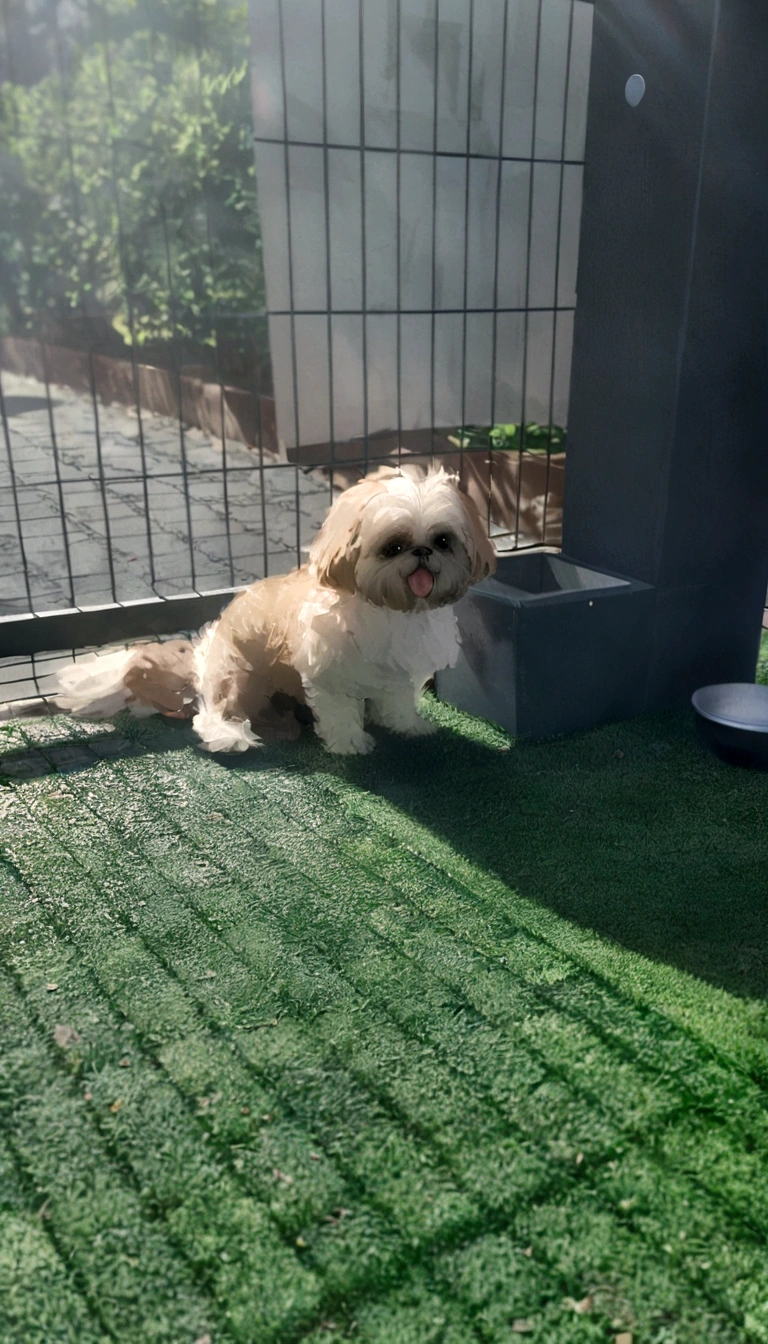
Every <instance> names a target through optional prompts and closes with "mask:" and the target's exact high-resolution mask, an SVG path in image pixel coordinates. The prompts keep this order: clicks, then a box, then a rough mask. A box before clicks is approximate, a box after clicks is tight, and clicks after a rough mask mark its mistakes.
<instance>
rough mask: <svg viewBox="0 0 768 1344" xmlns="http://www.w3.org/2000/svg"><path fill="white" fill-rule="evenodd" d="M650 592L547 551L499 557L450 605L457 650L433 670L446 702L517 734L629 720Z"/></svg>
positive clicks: (637, 692)
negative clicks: (446, 664) (451, 661)
mask: <svg viewBox="0 0 768 1344" xmlns="http://www.w3.org/2000/svg"><path fill="white" fill-rule="evenodd" d="M654 600H655V598H654V593H653V590H652V589H651V588H649V587H648V586H647V585H646V584H644V583H639V582H637V581H636V580H634V579H628V578H625V577H624V576H622V575H620V574H611V573H607V572H605V571H602V570H598V569H595V568H594V566H592V565H587V564H583V563H582V562H581V561H579V560H574V559H571V558H570V557H569V556H565V555H553V554H552V553H550V552H548V551H528V552H520V551H518V552H517V553H513V554H511V555H506V556H500V557H499V562H498V569H497V570H496V573H495V575H494V576H493V578H489V579H484V580H483V581H482V583H478V584H476V586H475V587H474V588H470V590H469V592H468V593H467V594H466V596H465V597H463V598H462V600H461V601H460V602H458V603H457V605H456V618H457V620H458V624H459V633H460V635H461V641H462V644H461V652H460V654H459V659H458V662H457V664H456V666H455V667H453V668H446V669H445V671H444V672H439V673H438V674H437V693H438V695H439V696H440V697H441V698H442V699H443V700H447V701H448V702H449V704H453V705H456V706H457V708H458V709H463V710H466V711H467V712H468V713H470V714H477V715H479V716H480V718H483V719H490V720H491V721H492V722H493V723H498V724H500V725H501V727H502V728H506V730H507V731H508V732H509V733H512V735H513V736H515V737H548V736H550V735H551V734H553V733H570V732H575V731H578V730H580V729H583V728H591V727H593V726H594V725H595V724H596V723H605V722H608V721H610V720H613V719H624V718H629V717H630V716H631V715H632V714H639V713H640V712H641V711H642V709H643V708H644V706H645V699H644V697H645V688H646V680H647V672H646V668H645V665H644V663H643V661H642V659H640V658H638V656H637V651H638V649H645V648H647V647H648V645H649V642H650V638H651V617H652V614H653V603H654Z"/></svg>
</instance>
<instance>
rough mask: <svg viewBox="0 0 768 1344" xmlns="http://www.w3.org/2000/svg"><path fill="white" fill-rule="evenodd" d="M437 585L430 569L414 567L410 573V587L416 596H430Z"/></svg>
mask: <svg viewBox="0 0 768 1344" xmlns="http://www.w3.org/2000/svg"><path fill="white" fill-rule="evenodd" d="M434 586H435V580H434V579H433V577H432V575H431V574H430V572H429V570H428V569H414V571H413V573H412V574H409V575H408V587H409V588H410V590H411V592H412V593H413V594H414V595H415V596H416V597H429V594H430V593H431V592H432V589H433V588H434Z"/></svg>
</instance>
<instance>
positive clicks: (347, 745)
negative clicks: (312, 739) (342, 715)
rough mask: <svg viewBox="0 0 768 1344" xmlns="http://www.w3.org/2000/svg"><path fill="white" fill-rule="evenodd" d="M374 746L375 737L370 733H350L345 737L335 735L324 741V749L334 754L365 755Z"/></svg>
mask: <svg viewBox="0 0 768 1344" xmlns="http://www.w3.org/2000/svg"><path fill="white" fill-rule="evenodd" d="M375 746H376V738H375V737H372V735H371V734H370V733H363V732H360V733H354V734H352V733H350V734H349V736H347V737H335V738H331V739H330V740H328V741H326V743H325V749H326V751H330V752H332V753H333V755H334V756H367V755H368V753H369V752H371V751H373V748H374V747H375Z"/></svg>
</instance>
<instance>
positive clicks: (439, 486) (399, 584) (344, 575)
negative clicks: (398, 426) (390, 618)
mask: <svg viewBox="0 0 768 1344" xmlns="http://www.w3.org/2000/svg"><path fill="white" fill-rule="evenodd" d="M310 566H311V568H312V569H313V570H314V572H315V574H316V575H317V577H318V579H319V581H320V582H321V583H323V584H326V585H327V586H329V587H332V588H337V589H339V590H340V591H344V592H351V593H359V594H360V595H361V596H362V597H364V598H366V599H367V600H368V601H369V602H372V603H374V604H375V605H376V606H377V607H389V608H390V609H391V610H393V611H426V610H429V609H430V608H433V607H443V606H446V605H448V604H449V603H452V602H456V601H457V600H458V598H460V597H462V596H463V594H464V593H465V592H466V590H467V588H468V587H469V586H470V584H472V583H476V582H477V581H478V580H479V579H481V578H485V576H486V575H488V574H492V573H493V571H494V569H495V568H496V559H495V555H494V551H493V547H492V546H491V543H490V542H489V541H488V538H487V537H486V535H485V531H484V529H483V527H482V524H481V522H480V518H479V515H478V513H477V510H476V509H475V507H474V505H473V504H472V503H471V501H470V500H469V499H467V497H466V496H465V495H463V494H462V493H461V491H460V490H459V489H458V487H457V484H456V480H455V478H454V477H452V476H449V475H448V474H447V473H446V472H445V471H443V470H442V469H441V470H440V471H435V472H430V473H429V474H428V475H426V476H423V475H422V476H419V475H417V474H415V473H413V474H412V473H410V472H408V471H407V469H406V470H404V471H402V472H397V471H393V470H391V469H389V468H384V469H382V470H381V471H379V472H377V473H376V475H375V476H369V477H367V478H366V479H365V480H364V481H361V482H360V483H359V484H358V485H355V486H352V488H351V489H349V490H346V491H345V492H344V494H343V495H341V496H340V498H339V499H338V500H337V501H336V503H335V504H334V506H333V508H332V509H331V512H330V513H329V515H328V518H327V520H326V522H325V524H324V526H323V528H322V530H321V532H320V533H319V534H318V536H317V538H316V539H315V542H314V543H313V545H312V548H311V550H310Z"/></svg>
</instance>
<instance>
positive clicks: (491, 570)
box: [454, 480, 496, 583]
mask: <svg viewBox="0 0 768 1344" xmlns="http://www.w3.org/2000/svg"><path fill="white" fill-rule="evenodd" d="M454 484H455V488H456V493H457V494H458V496H459V498H460V500H461V507H462V509H463V512H464V518H465V525H464V546H465V547H466V551H467V554H468V556H469V562H470V564H471V566H472V571H471V574H470V579H469V581H470V583H479V582H480V580H481V579H487V578H488V577H489V576H490V575H491V574H495V573H496V552H495V550H494V548H493V543H492V542H491V541H489V539H488V534H487V532H486V530H485V527H484V526H483V522H482V519H481V517H480V514H479V512H478V509H477V505H476V504H475V502H474V500H472V499H470V497H469V495H465V494H464V491H463V490H461V489H459V484H458V481H457V480H454Z"/></svg>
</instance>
